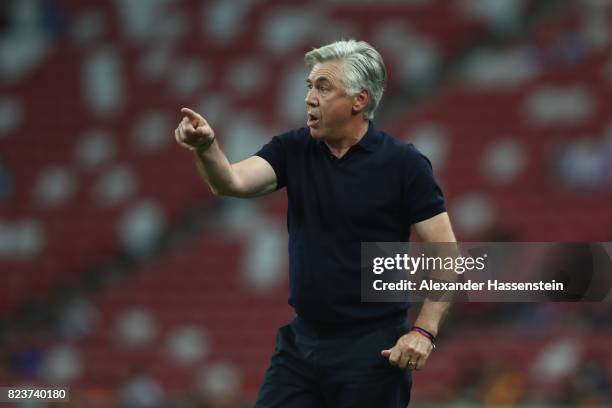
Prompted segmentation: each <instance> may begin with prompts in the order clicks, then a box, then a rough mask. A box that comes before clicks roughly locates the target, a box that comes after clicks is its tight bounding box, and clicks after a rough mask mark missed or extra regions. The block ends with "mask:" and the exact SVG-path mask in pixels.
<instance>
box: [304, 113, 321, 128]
mask: <svg viewBox="0 0 612 408" xmlns="http://www.w3.org/2000/svg"><path fill="white" fill-rule="evenodd" d="M317 123H319V118H318V117H316V116H315V115H313V114H310V113H309V114H308V121H307V122H306V125H307V126H308V127H312V126H315V125H316V124H317Z"/></svg>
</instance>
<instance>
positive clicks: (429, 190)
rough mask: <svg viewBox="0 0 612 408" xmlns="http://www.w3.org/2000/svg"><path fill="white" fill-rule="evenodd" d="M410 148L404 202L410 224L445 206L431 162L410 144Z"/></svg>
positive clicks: (443, 209)
mask: <svg viewBox="0 0 612 408" xmlns="http://www.w3.org/2000/svg"><path fill="white" fill-rule="evenodd" d="M410 150H411V151H410V154H409V156H408V160H407V167H408V168H407V171H406V172H407V177H406V185H405V186H404V200H405V201H404V202H405V205H406V206H407V209H408V217H409V222H410V224H416V223H418V222H421V221H424V220H426V219H429V218H431V217H433V216H435V215H438V214H440V213H443V212H445V211H446V207H445V205H444V195H443V194H442V189H441V188H440V186H438V183H437V182H436V180H435V178H434V175H433V169H432V167H431V162H430V161H429V159H428V158H427V157H425V156H424V155H423V154H421V153H420V152H419V151H418V150H416V148H414V147H413V146H410Z"/></svg>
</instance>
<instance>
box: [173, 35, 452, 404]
mask: <svg viewBox="0 0 612 408" xmlns="http://www.w3.org/2000/svg"><path fill="white" fill-rule="evenodd" d="M305 63H306V66H307V68H308V69H310V74H309V75H308V78H307V80H306V83H307V87H308V90H307V95H306V111H307V123H306V125H307V127H306V128H301V129H297V130H292V131H289V132H287V133H285V134H282V135H280V136H276V137H274V138H273V139H272V140H271V141H270V142H269V143H268V144H266V145H265V146H263V148H262V149H261V150H260V151H259V152H257V153H256V154H255V155H254V156H252V157H250V158H248V159H246V160H243V161H241V162H238V163H235V164H230V163H229V161H228V160H227V158H226V156H225V155H224V154H223V152H222V151H221V148H220V147H219V144H218V142H217V141H216V139H215V134H214V132H213V129H212V128H211V126H210V125H209V124H208V122H207V121H206V120H205V119H204V118H203V117H202V116H200V115H199V114H197V113H196V112H194V111H192V110H190V109H186V108H183V109H182V110H181V112H182V113H183V114H184V115H185V117H184V118H183V120H182V122H181V123H180V124H179V126H178V128H177V129H176V131H175V137H176V140H177V143H179V144H180V145H182V146H184V147H186V148H188V149H190V150H193V152H194V154H195V157H196V163H197V166H198V169H199V171H200V173H201V174H202V176H203V177H204V179H205V180H206V181H207V182H208V184H209V186H210V188H211V190H212V191H213V192H214V193H215V194H218V195H225V196H232V197H255V196H260V195H264V194H268V193H271V192H273V191H275V190H278V189H280V188H282V187H287V195H288V198H289V204H288V230H289V275H290V296H289V303H290V304H291V305H292V306H293V307H294V309H295V312H296V318H295V319H294V320H293V321H292V322H291V323H290V324H289V325H287V326H285V327H282V328H281V329H279V332H278V335H277V344H276V349H275V352H274V355H273V356H272V361H271V364H270V367H269V368H268V370H267V372H266V375H265V379H264V382H263V385H262V387H261V389H260V391H259V395H258V398H257V401H256V404H255V406H256V407H334V408H336V407H374V406H376V407H405V406H406V405H407V404H408V402H409V400H410V387H411V384H412V377H411V370H414V369H417V370H418V369H422V368H423V367H424V366H425V363H426V361H427V358H428V357H429V354H430V352H431V350H432V348H433V347H434V344H433V343H434V341H435V336H436V335H437V333H438V328H439V325H440V323H441V320H442V318H443V316H444V314H445V313H446V311H447V309H448V306H449V305H448V303H445V302H430V301H428V300H426V301H425V302H424V303H423V305H422V307H421V310H420V313H419V315H418V318H417V320H416V322H415V324H414V327H413V328H412V329H411V328H410V326H409V325H408V324H407V322H406V310H407V308H408V304H407V303H365V302H364V303H362V302H361V301H360V265H359V263H360V243H361V242H383V241H386V242H391V241H393V242H403V241H408V239H409V236H410V228H411V226H412V225H414V227H415V230H416V232H417V233H418V235H419V236H420V238H421V239H422V240H423V241H439V242H454V241H455V237H454V235H453V231H452V228H451V225H450V221H449V218H448V216H447V214H446V210H445V208H444V199H443V196H442V192H441V191H440V189H439V187H438V185H437V184H436V182H435V180H434V178H433V174H432V170H431V165H430V164H429V161H428V160H427V159H426V158H425V157H424V156H422V155H421V154H420V153H419V152H418V151H417V150H416V149H415V148H414V147H413V146H412V145H406V144H404V143H402V142H400V141H398V140H397V139H395V138H393V137H392V136H390V135H388V134H386V133H384V132H382V131H379V130H377V129H375V128H374V126H373V124H372V123H371V119H373V117H374V111H375V110H376V108H377V106H378V104H379V102H380V99H381V97H382V94H383V90H384V87H385V84H386V69H385V66H384V63H383V61H382V58H381V56H380V54H379V53H378V52H377V51H376V50H375V49H374V48H373V47H372V46H371V45H369V44H368V43H365V42H357V41H354V40H350V41H339V42H335V43H332V44H329V45H326V46H324V47H321V48H318V49H315V50H313V51H310V52H309V53H307V54H306V56H305ZM245 341H248V339H245Z"/></svg>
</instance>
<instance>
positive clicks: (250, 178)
mask: <svg viewBox="0 0 612 408" xmlns="http://www.w3.org/2000/svg"><path fill="white" fill-rule="evenodd" d="M181 112H182V113H183V114H184V115H185V117H184V118H183V120H182V121H181V123H180V124H179V126H178V127H177V129H176V130H175V132H174V134H175V138H176V141H177V143H178V144H179V145H181V146H183V147H185V148H187V149H189V150H192V151H193V152H194V155H195V160H196V166H197V168H198V171H199V173H200V175H201V176H202V178H204V180H205V181H206V182H207V183H208V185H209V186H210V189H211V190H212V192H213V193H214V194H215V195H222V196H230V197H242V198H248V197H257V196H261V195H264V194H268V193H271V192H273V191H274V190H275V189H276V184H277V180H276V173H275V172H274V169H273V168H272V166H271V165H270V164H269V163H268V162H267V161H266V160H264V159H262V158H261V157H258V156H252V157H249V158H248V159H246V160H243V161H241V162H238V163H235V164H231V163H230V162H229V160H228V159H227V156H226V155H225V154H224V153H223V151H222V150H221V148H220V146H219V143H218V142H217V140H216V139H215V134H214V131H213V130H212V128H211V127H210V125H209V124H208V122H207V121H206V120H205V119H204V118H203V117H202V116H201V115H199V114H198V113H196V112H194V111H192V110H191V109H187V108H183V109H181Z"/></svg>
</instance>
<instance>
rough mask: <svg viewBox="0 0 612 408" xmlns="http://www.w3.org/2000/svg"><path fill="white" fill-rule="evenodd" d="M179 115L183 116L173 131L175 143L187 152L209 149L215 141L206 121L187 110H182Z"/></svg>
mask: <svg viewBox="0 0 612 408" xmlns="http://www.w3.org/2000/svg"><path fill="white" fill-rule="evenodd" d="M181 113H183V114H184V115H185V116H184V117H183V120H181V122H180V123H179V125H178V127H177V128H176V130H175V131H174V137H175V139H176V143H178V144H179V145H181V146H183V147H185V148H187V149H189V150H195V149H196V148H207V147H209V146H210V145H211V144H212V143H213V141H214V140H215V132H214V131H213V129H212V128H211V127H210V125H209V124H208V122H207V121H206V119H204V118H203V117H202V116H201V115H200V114H198V113H197V112H195V111H193V110H191V109H189V108H182V109H181Z"/></svg>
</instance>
